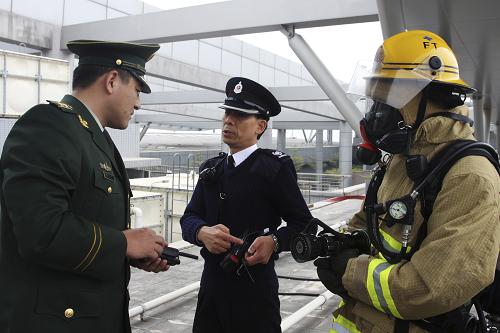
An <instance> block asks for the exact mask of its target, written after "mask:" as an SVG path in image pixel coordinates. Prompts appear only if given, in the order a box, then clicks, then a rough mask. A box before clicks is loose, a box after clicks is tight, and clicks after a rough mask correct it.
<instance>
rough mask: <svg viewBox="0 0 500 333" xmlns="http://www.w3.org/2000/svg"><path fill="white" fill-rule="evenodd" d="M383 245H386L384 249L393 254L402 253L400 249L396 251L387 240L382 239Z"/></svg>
mask: <svg viewBox="0 0 500 333" xmlns="http://www.w3.org/2000/svg"><path fill="white" fill-rule="evenodd" d="M382 244H383V245H384V248H386V249H388V250H389V251H391V252H394V253H399V252H401V250H398V249H395V248H393V247H392V246H391V244H389V242H388V241H386V240H385V238H383V237H382Z"/></svg>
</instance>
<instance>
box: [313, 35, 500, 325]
mask: <svg viewBox="0 0 500 333" xmlns="http://www.w3.org/2000/svg"><path fill="white" fill-rule="evenodd" d="M365 69H366V70H365V71H364V72H363V70H362V71H361V72H358V73H356V75H355V76H354V79H353V82H352V83H351V87H350V91H351V93H356V91H357V92H358V93H359V94H360V95H363V96H364V97H365V98H366V101H367V110H368V112H367V113H366V116H365V118H364V119H363V120H362V122H361V128H362V132H363V136H364V140H365V142H364V143H363V145H361V146H362V147H360V149H359V150H361V152H360V151H359V150H358V153H357V155H358V158H360V159H362V160H363V161H364V163H365V164H374V163H375V162H377V161H379V160H380V158H381V153H380V150H383V151H385V152H388V153H389V155H388V156H390V158H387V157H385V156H384V162H385V166H386V168H387V169H386V172H385V176H384V178H383V180H382V182H381V185H380V187H379V189H378V192H376V193H377V194H376V197H377V198H376V199H377V202H386V201H388V200H392V199H395V198H400V197H403V196H405V195H408V194H409V193H410V192H411V191H412V189H413V188H414V186H415V182H414V181H413V180H412V178H410V177H409V176H408V174H407V167H406V163H407V160H408V157H409V156H415V155H420V156H423V157H425V158H426V159H428V160H430V159H432V157H433V156H434V155H435V154H436V153H437V152H439V151H440V150H441V149H442V148H444V147H445V146H446V145H447V144H448V143H450V142H451V141H453V140H457V139H465V140H475V138H474V135H473V128H472V127H471V124H470V122H469V121H468V120H467V119H468V118H467V115H468V112H469V111H468V108H467V107H466V106H464V105H463V103H464V101H465V95H466V94H468V93H472V92H474V89H472V88H471V87H469V86H468V85H467V84H466V83H465V82H464V81H462V80H461V79H460V76H459V67H458V64H457V60H456V58H455V56H454V54H453V52H452V50H451V49H450V47H449V46H448V45H447V44H446V42H445V41H444V40H443V39H442V38H440V37H439V36H438V35H436V34H434V33H432V32H428V31H406V32H402V33H399V34H397V35H395V36H392V37H390V38H388V39H387V40H385V41H384V43H383V45H382V46H381V47H380V48H379V50H378V52H377V54H376V57H375V63H374V65H373V67H371V68H365ZM379 163H382V162H381V161H379ZM499 192H500V179H499V176H498V173H497V171H496V170H495V168H494V167H493V165H492V164H491V163H490V162H489V161H488V160H487V159H486V158H485V157H482V156H466V157H464V158H462V159H460V160H458V161H457V162H456V163H455V164H454V165H453V166H452V167H451V169H450V170H449V171H448V173H447V174H446V176H445V178H444V181H443V184H442V187H441V190H440V192H439V193H438V195H437V197H436V199H435V202H434V206H433V210H432V214H431V215H430V218H429V219H428V220H427V222H426V225H425V227H426V228H427V230H426V232H425V233H424V234H425V238H424V239H423V241H422V242H421V243H420V245H419V246H418V244H417V235H418V234H419V230H420V229H421V228H422V227H423V223H424V219H423V217H422V214H421V211H420V209H421V206H420V202H419V201H417V204H416V207H415V212H414V223H413V229H412V230H411V233H410V234H409V242H408V249H411V248H412V247H415V248H416V250H414V253H413V255H412V256H411V258H409V259H406V260H401V261H399V262H397V263H391V262H390V261H388V260H386V258H385V257H384V256H383V255H381V254H380V253H377V252H376V251H374V252H373V253H370V254H361V255H359V256H353V257H352V258H351V259H349V260H348V261H347V265H346V268H345V271H344V272H340V273H341V274H340V275H341V280H340V281H341V282H342V287H343V289H345V291H346V292H347V296H346V297H345V298H344V301H343V302H342V303H341V305H340V307H339V308H338V309H337V310H336V311H335V312H334V318H333V328H332V331H331V332H393V331H394V330H395V327H396V326H397V325H398V324H397V322H401V320H405V321H408V320H411V321H414V320H415V321H418V320H421V319H424V318H431V317H435V316H438V315H441V314H444V313H447V312H449V311H451V310H453V309H456V308H458V307H460V306H461V305H463V304H465V303H467V302H468V301H469V300H470V299H471V298H472V297H473V296H475V295H476V294H478V293H479V292H480V291H481V290H482V289H484V288H485V287H487V286H488V285H489V284H491V283H492V281H493V278H494V274H495V266H496V264H497V258H498V254H499V249H500V223H499V217H500V196H499ZM393 213H394V214H397V213H398V210H397V209H396V210H394V211H393ZM384 217H385V216H382V219H381V220H382V221H381V222H380V224H379V227H378V229H379V232H380V235H381V236H382V238H383V242H382V243H383V245H384V248H385V249H388V250H391V251H392V252H394V253H398V252H399V251H400V250H401V248H402V246H403V245H402V238H401V235H402V231H403V228H404V226H403V225H401V224H395V225H392V226H391V227H389V226H388V225H387V223H385V222H384ZM350 228H352V229H364V228H366V214H365V212H364V211H363V210H361V211H360V212H358V213H357V214H355V215H354V216H353V218H352V219H351V221H350ZM424 230H425V229H424ZM345 255H346V254H345V253H340V254H339V256H343V257H344V258H345ZM328 260H330V261H331V262H332V265H334V263H335V262H336V261H338V258H337V256H332V257H331V258H329V259H328ZM325 269H326V270H327V269H328V265H325V264H324V263H322V264H321V265H318V275H319V276H320V278H321V277H322V276H328V274H325V271H324V270H325ZM332 272H333V273H332V274H337V275H339V272H338V271H333V270H332ZM332 274H330V278H327V279H322V281H323V283H324V284H325V285H326V286H327V287H329V285H328V284H329V281H334V283H333V284H334V285H332V286H330V287H332V288H337V289H339V287H338V285H337V284H338V280H337V281H336V280H335V279H332V278H331V277H332V276H334V275H332ZM408 330H409V332H427V330H425V329H423V328H421V327H420V326H419V325H417V324H416V323H414V322H411V323H408V327H407V331H408Z"/></svg>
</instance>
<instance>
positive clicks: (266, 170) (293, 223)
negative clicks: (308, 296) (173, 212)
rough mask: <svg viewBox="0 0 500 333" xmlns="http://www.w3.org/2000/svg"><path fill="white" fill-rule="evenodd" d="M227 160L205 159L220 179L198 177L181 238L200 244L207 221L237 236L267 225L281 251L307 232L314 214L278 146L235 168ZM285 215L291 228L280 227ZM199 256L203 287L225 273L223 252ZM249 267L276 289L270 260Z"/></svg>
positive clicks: (272, 265) (206, 165)
mask: <svg viewBox="0 0 500 333" xmlns="http://www.w3.org/2000/svg"><path fill="white" fill-rule="evenodd" d="M226 161H227V158H226V155H225V154H223V155H221V156H219V157H216V158H213V159H210V160H208V161H206V162H205V163H204V164H203V165H202V166H201V167H200V170H203V169H205V168H207V167H212V166H216V165H217V167H216V169H217V173H216V176H215V177H216V178H217V179H216V180H215V181H214V182H212V183H209V182H205V181H203V180H199V181H198V183H197V185H196V188H195V191H194V193H193V197H192V198H191V201H190V202H189V204H188V206H187V207H186V210H185V212H184V215H183V217H182V218H181V227H182V235H183V238H184V239H185V240H186V241H188V242H191V243H193V244H197V245H201V244H199V243H198V241H197V240H196V232H197V231H198V229H199V228H200V227H201V226H203V225H207V226H213V225H216V224H219V223H221V224H224V225H225V226H227V227H228V228H229V229H230V232H231V234H232V235H234V236H236V237H241V236H243V233H244V232H245V231H248V232H253V231H263V230H264V229H266V228H269V230H270V232H272V233H274V234H275V235H276V236H277V238H278V242H279V245H280V251H288V250H289V249H290V237H291V236H292V235H293V234H294V233H296V232H301V231H303V229H304V227H305V226H306V224H307V223H308V222H309V220H310V219H311V213H310V212H309V209H308V208H307V205H306V203H305V201H304V199H303V197H302V194H301V192H300V190H299V188H298V185H297V176H296V173H295V168H294V166H293V162H292V160H291V159H290V157H289V156H287V155H285V154H283V153H281V152H278V151H274V150H267V149H257V150H256V151H254V152H253V153H252V154H251V155H250V156H249V157H248V158H247V159H245V160H244V161H243V162H242V163H241V164H240V165H238V166H237V167H236V168H233V169H231V170H229V169H228V167H227V162H226ZM219 162H221V163H219ZM218 163H219V164H218ZM221 192H222V193H224V195H223V196H224V197H225V199H224V200H221V199H220V198H221V195H220V193H221ZM281 219H283V220H285V221H286V222H287V226H286V227H282V228H280V229H278V227H279V226H280V224H281ZM201 254H202V256H203V257H204V258H205V268H204V274H203V277H202V288H203V286H204V285H205V282H208V281H209V280H212V279H216V278H217V275H220V274H225V273H223V272H222V270H221V269H220V267H219V262H220V261H221V260H222V258H223V257H224V255H223V254H221V255H214V254H211V253H210V252H208V250H207V249H206V248H203V249H202V251H201ZM249 269H250V271H251V273H252V274H255V275H256V280H261V281H262V280H264V281H268V282H267V283H272V284H274V285H275V286H276V293H277V281H275V279H276V274H275V272H274V262H273V260H272V258H271V260H270V261H269V263H268V264H267V265H263V264H258V265H256V266H253V267H250V268H249ZM207 272H210V274H207ZM259 276H260V279H259ZM257 284H259V283H258V282H257Z"/></svg>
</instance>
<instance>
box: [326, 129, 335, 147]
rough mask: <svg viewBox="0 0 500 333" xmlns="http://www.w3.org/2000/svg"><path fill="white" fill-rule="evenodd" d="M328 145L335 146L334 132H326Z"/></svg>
mask: <svg viewBox="0 0 500 333" xmlns="http://www.w3.org/2000/svg"><path fill="white" fill-rule="evenodd" d="M326 143H327V144H328V145H330V146H331V145H333V130H328V131H326Z"/></svg>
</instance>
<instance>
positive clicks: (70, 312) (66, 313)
mask: <svg viewBox="0 0 500 333" xmlns="http://www.w3.org/2000/svg"><path fill="white" fill-rule="evenodd" d="M74 315H75V311H73V309H72V308H68V309H66V311H64V317H66V318H68V319H69V318H72V317H73V316H74Z"/></svg>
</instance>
